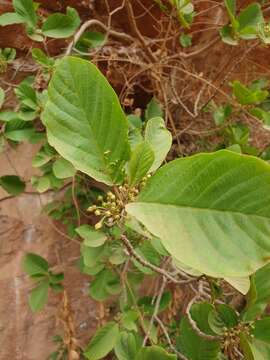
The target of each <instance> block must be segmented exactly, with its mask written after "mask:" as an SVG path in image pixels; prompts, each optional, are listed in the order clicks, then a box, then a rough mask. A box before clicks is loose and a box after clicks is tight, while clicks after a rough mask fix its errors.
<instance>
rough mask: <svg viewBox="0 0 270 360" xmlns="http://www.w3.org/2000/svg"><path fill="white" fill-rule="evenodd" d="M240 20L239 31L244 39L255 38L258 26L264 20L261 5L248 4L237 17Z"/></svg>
mask: <svg viewBox="0 0 270 360" xmlns="http://www.w3.org/2000/svg"><path fill="white" fill-rule="evenodd" d="M237 20H238V22H239V28H238V31H239V33H240V34H241V38H243V39H255V38H256V37H257V33H258V26H259V25H260V24H262V23H263V22H264V18H263V14H262V10H261V6H260V5H259V4H258V3H253V4H250V5H249V6H247V7H246V8H245V9H244V10H243V11H241V13H240V15H239V16H238V18H237Z"/></svg>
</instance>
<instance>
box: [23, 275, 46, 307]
mask: <svg viewBox="0 0 270 360" xmlns="http://www.w3.org/2000/svg"><path fill="white" fill-rule="evenodd" d="M48 290H49V280H47V279H46V280H45V281H42V282H41V283H40V284H39V285H38V286H37V287H35V288H34V289H33V290H32V291H31V293H30V295H29V299H28V301H29V305H30V308H31V310H32V311H40V310H42V309H43V307H44V305H45V304H46V303H47V301H48Z"/></svg>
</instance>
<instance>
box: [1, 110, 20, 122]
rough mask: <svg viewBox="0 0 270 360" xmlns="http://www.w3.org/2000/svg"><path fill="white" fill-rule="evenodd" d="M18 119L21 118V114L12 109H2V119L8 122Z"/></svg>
mask: <svg viewBox="0 0 270 360" xmlns="http://www.w3.org/2000/svg"><path fill="white" fill-rule="evenodd" d="M18 119H19V115H18V113H16V112H15V111H10V110H3V111H0V121H4V122H8V121H12V120H13V121H14V120H18Z"/></svg>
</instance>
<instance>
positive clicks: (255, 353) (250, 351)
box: [241, 317, 270, 360]
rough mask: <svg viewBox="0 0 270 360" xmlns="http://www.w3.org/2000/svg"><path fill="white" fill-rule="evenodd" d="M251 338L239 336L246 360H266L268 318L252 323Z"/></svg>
mask: <svg viewBox="0 0 270 360" xmlns="http://www.w3.org/2000/svg"><path fill="white" fill-rule="evenodd" d="M254 326H255V328H254V330H253V331H252V337H250V336H247V335H245V334H242V335H241V347H242V349H243V351H244V355H245V359H247V360H266V359H269V358H270V336H269V334H270V333H269V327H270V318H269V317H268V318H264V319H262V320H258V321H256V322H255V323H254Z"/></svg>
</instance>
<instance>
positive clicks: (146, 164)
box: [128, 142, 155, 186]
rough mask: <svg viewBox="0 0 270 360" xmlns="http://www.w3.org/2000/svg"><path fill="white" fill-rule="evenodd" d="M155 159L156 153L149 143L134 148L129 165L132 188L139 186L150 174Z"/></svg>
mask: <svg viewBox="0 0 270 360" xmlns="http://www.w3.org/2000/svg"><path fill="white" fill-rule="evenodd" d="M154 159H155V155H154V152H153V150H152V148H151V146H150V145H149V144H148V143H147V142H143V143H141V144H139V145H137V146H136V147H135V148H134V150H133V151H132V154H131V158H130V161H129V164H128V177H129V184H130V186H135V185H138V183H139V182H140V181H141V180H142V178H143V177H144V176H145V175H146V174H147V173H148V172H149V170H150V168H151V166H152V164H153V162H154Z"/></svg>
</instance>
